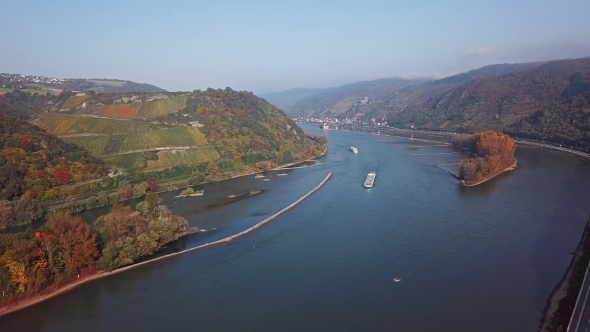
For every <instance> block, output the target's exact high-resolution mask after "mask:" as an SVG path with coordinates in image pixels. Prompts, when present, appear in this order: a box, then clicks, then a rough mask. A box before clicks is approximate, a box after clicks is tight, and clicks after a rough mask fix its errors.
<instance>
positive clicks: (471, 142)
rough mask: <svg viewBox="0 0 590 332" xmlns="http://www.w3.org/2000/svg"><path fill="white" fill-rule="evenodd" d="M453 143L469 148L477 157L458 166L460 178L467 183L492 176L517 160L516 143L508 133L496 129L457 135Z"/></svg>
mask: <svg viewBox="0 0 590 332" xmlns="http://www.w3.org/2000/svg"><path fill="white" fill-rule="evenodd" d="M453 144H454V145H456V146H459V147H462V148H467V149H469V150H470V152H471V153H472V154H474V155H476V156H477V157H475V158H468V159H465V160H463V161H462V162H461V164H460V165H459V168H458V171H457V173H458V176H459V179H461V180H463V181H464V182H465V183H467V184H470V183H475V182H478V181H481V180H484V179H487V178H490V177H492V176H494V175H496V174H498V173H500V172H502V171H503V170H505V169H506V168H508V167H510V166H512V165H513V164H514V162H515V159H514V151H515V150H516V144H515V142H514V140H512V139H511V138H510V137H509V136H508V135H506V134H502V133H499V132H496V131H491V130H490V131H484V132H479V133H476V134H475V135H457V136H455V137H453Z"/></svg>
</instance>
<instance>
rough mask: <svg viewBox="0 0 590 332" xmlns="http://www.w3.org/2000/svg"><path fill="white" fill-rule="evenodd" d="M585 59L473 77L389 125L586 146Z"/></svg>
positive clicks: (588, 73)
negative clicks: (529, 136) (533, 136)
mask: <svg viewBox="0 0 590 332" xmlns="http://www.w3.org/2000/svg"><path fill="white" fill-rule="evenodd" d="M589 93H590V58H583V59H574V60H560V61H552V62H547V63H544V64H541V65H539V66H536V67H534V68H531V69H527V70H519V71H515V72H512V73H508V74H505V75H501V76H497V77H488V78H481V79H474V80H471V81H470V82H468V83H466V84H463V85H461V86H458V87H455V88H453V89H451V90H449V91H448V92H445V93H441V94H438V95H436V96H433V97H431V98H430V99H428V100H427V101H425V102H423V103H421V104H419V105H414V106H412V107H409V108H407V109H405V110H404V111H403V112H397V113H395V112H394V113H391V114H389V115H388V119H389V122H390V124H393V125H400V124H413V125H415V126H416V127H419V128H441V129H447V130H453V131H461V132H473V131H478V130H486V129H494V130H501V131H505V132H506V133H511V134H521V135H526V134H537V135H539V136H541V137H542V136H547V137H553V138H555V139H566V140H572V141H585V142H586V144H587V143H588V135H587V134H585V132H587V131H588V129H589V126H588V125H589V123H588V117H587V116H586V113H587V111H588V109H590V103H589V100H590V98H589Z"/></svg>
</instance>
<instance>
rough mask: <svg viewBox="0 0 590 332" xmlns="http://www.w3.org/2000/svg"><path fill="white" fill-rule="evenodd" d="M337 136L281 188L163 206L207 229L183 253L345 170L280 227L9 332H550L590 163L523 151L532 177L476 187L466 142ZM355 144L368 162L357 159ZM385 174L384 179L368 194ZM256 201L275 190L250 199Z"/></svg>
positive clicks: (60, 301) (90, 287) (8, 322)
mask: <svg viewBox="0 0 590 332" xmlns="http://www.w3.org/2000/svg"><path fill="white" fill-rule="evenodd" d="M303 127H304V129H305V130H306V131H308V132H311V133H314V134H320V133H321V132H320V130H319V129H317V127H316V126H310V125H304V126H303ZM326 135H327V137H328V139H329V151H328V153H327V154H326V155H325V156H323V157H322V158H320V159H319V160H317V161H316V162H314V163H312V167H307V168H298V169H292V170H288V171H286V172H285V173H287V174H288V175H287V176H277V174H278V173H279V172H272V174H269V177H268V178H269V179H270V180H269V181H262V180H260V179H254V178H253V177H246V178H237V179H232V180H227V181H222V182H218V183H212V184H208V185H205V186H202V187H199V188H197V189H204V190H205V195H204V196H201V197H189V198H175V197H174V195H175V194H177V193H167V194H163V195H162V197H163V199H164V202H165V204H166V205H167V206H168V207H170V208H171V210H172V211H173V212H175V213H178V214H181V215H183V216H185V217H186V218H187V220H189V223H190V224H191V226H196V227H198V228H200V229H201V230H206V231H203V232H199V233H197V234H195V235H192V236H191V237H189V238H186V239H183V240H182V241H179V242H178V243H176V244H174V245H173V246H172V247H171V248H169V251H173V250H179V249H182V248H188V247H193V246H195V245H198V244H202V243H206V242H211V241H213V240H216V239H219V238H222V237H225V236H227V235H231V234H234V233H237V232H239V231H241V230H244V229H246V228H248V227H249V226H251V225H253V224H255V223H256V222H258V221H260V220H262V219H264V218H266V217H267V216H269V215H271V214H273V213H274V212H277V211H279V210H280V209H281V208H283V207H285V206H287V205H289V204H290V203H292V202H293V201H295V200H297V199H298V198H299V197H301V196H302V195H304V194H305V193H306V192H308V191H309V190H311V189H312V188H313V187H314V186H316V185H317V184H318V183H319V182H320V181H321V180H322V179H323V178H324V177H325V176H326V174H327V173H328V172H333V173H334V175H333V177H332V179H331V180H330V181H328V183H327V184H326V185H325V186H324V187H322V188H321V189H320V190H319V191H318V192H317V193H315V194H314V195H313V196H311V197H310V198H308V199H307V200H305V201H303V202H302V203H301V204H300V205H298V206H296V207H295V208H293V209H292V210H290V211H289V212H287V213H285V214H284V215H282V216H280V217H279V218H277V219H276V220H274V221H272V222H270V223H269V224H267V225H265V226H263V227H262V228H260V229H258V230H256V231H254V232H252V233H249V234H247V235H245V236H243V237H241V238H239V239H237V240H235V241H232V242H231V243H229V244H227V245H219V246H215V247H210V248H206V249H203V250H198V251H193V252H189V253H186V254H183V255H180V256H175V257H172V258H169V259H164V260H160V261H157V262H154V263H151V264H147V265H144V266H141V267H138V268H136V269H132V270H130V271H127V272H124V273H120V274H116V275H113V276H109V277H107V278H103V279H98V280H95V281H92V282H89V283H86V284H84V285H82V286H80V287H78V288H76V289H75V290H73V291H71V292H67V293H65V294H62V295H59V296H57V297H55V298H52V299H50V300H47V301H45V302H42V303H40V304H37V305H35V306H32V307H29V308H26V309H23V310H21V311H18V312H15V313H12V314H9V315H6V316H4V317H0V330H1V331H361V330H362V331H535V330H536V329H537V327H538V325H539V322H540V320H541V317H542V313H543V309H544V308H545V306H546V303H547V300H548V298H549V296H550V295H551V292H552V291H553V289H554V288H555V286H556V285H557V284H558V282H559V281H560V279H561V278H562V277H563V275H564V273H565V271H566V269H567V267H568V265H569V263H570V260H571V255H570V254H569V253H570V252H572V251H574V250H575V248H576V246H577V244H578V241H579V240H580V237H581V234H582V230H583V228H584V226H585V223H586V221H587V219H588V214H589V212H590V201H589V200H588V199H587V197H590V177H589V176H588V174H590V164H588V163H587V162H583V161H580V160H577V159H575V158H573V157H570V156H565V155H560V154H557V153H554V152H549V151H542V150H534V149H529V148H522V147H519V148H518V150H517V154H516V157H517V159H518V161H519V164H520V167H519V168H518V169H516V170H515V171H511V172H507V173H504V174H502V175H500V176H498V177H497V178H495V179H493V180H491V181H489V182H486V183H484V184H482V185H480V186H477V187H472V188H464V187H461V186H459V185H458V181H457V180H456V179H454V178H453V177H452V176H450V175H449V174H448V171H454V169H455V168H456V167H457V165H456V163H458V162H459V161H460V160H461V159H462V158H465V155H464V154H463V153H461V152H460V151H458V150H456V149H453V147H451V146H448V145H443V144H441V143H434V142H428V141H423V140H417V139H413V140H412V139H407V138H399V137H390V136H384V135H372V134H368V133H354V132H345V131H329V132H326ZM351 144H352V145H354V146H356V147H357V148H358V149H359V153H358V154H356V155H355V154H352V153H351V152H349V151H348V150H347V148H348V147H349V145H351ZM369 171H376V172H377V179H376V182H375V187H374V188H372V189H370V190H367V189H364V188H363V187H362V183H363V181H364V178H365V176H366V174H367V173H368V172H369ZM250 190H263V193H262V194H260V195H257V196H254V197H251V198H246V199H241V200H238V199H237V198H239V197H240V195H242V194H244V193H247V192H249V191H250ZM231 195H237V196H236V198H231V197H228V196H231ZM99 212H101V211H100V210H94V212H93V213H94V214H97V213H99ZM86 217H87V218H90V217H91V216H90V215H89V214H87V215H86ZM393 278H401V281H400V282H397V283H395V282H393V280H392V279H393Z"/></svg>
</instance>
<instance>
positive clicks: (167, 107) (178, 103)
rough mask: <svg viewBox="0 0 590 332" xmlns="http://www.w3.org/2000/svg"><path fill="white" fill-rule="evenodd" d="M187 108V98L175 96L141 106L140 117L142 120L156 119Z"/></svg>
mask: <svg viewBox="0 0 590 332" xmlns="http://www.w3.org/2000/svg"><path fill="white" fill-rule="evenodd" d="M185 107H186V96H184V95H183V96H175V97H171V98H166V99H159V100H154V101H149V102H146V103H143V104H141V107H140V108H139V114H138V116H139V117H141V118H156V117H159V116H162V115H166V114H169V113H175V112H178V110H181V109H183V108H185Z"/></svg>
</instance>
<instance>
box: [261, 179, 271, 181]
mask: <svg viewBox="0 0 590 332" xmlns="http://www.w3.org/2000/svg"><path fill="white" fill-rule="evenodd" d="M262 181H270V179H264V180H262Z"/></svg>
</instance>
